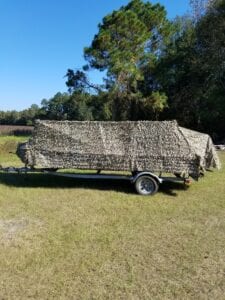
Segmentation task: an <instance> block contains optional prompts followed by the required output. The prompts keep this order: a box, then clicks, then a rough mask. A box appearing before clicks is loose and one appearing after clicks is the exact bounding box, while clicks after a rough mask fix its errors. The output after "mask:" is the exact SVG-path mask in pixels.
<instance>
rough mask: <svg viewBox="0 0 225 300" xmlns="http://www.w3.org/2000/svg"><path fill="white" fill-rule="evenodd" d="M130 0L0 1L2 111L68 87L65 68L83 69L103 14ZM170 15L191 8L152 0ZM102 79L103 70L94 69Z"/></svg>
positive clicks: (183, 2) (179, 1) (181, 0)
mask: <svg viewBox="0 0 225 300" xmlns="http://www.w3.org/2000/svg"><path fill="white" fill-rule="evenodd" d="M128 2H129V1H128V0H57V1H56V0H0V110H14V109H15V110H22V109H25V108H28V107H30V106H31V104H38V105H40V103H41V100H42V99H49V98H51V97H53V96H54V95H55V94H56V93H57V92H66V91H67V87H66V85H65V81H66V78H65V77H64V76H65V74H66V72H67V69H68V68H70V69H77V68H81V67H82V66H83V65H84V64H85V61H84V59H83V48H84V47H85V46H89V45H90V44H91V41H92V39H93V37H94V34H96V33H97V26H98V24H99V23H100V22H101V20H102V18H103V17H104V16H105V15H107V14H108V13H110V12H112V11H113V10H117V9H119V8H120V7H121V6H122V5H126V4H127V3H128ZM151 2H152V3H156V2H160V3H161V4H162V5H164V6H165V8H166V10H167V12H168V17H169V18H170V19H172V18H174V17H175V16H176V15H183V14H185V13H186V12H187V11H188V8H189V7H188V2H189V1H188V0H160V1H157V0H153V1H151ZM89 77H90V79H91V80H92V81H93V82H95V83H98V82H100V81H101V78H102V74H100V73H99V72H97V71H91V73H90V75H89Z"/></svg>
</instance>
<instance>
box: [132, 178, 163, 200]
mask: <svg viewBox="0 0 225 300" xmlns="http://www.w3.org/2000/svg"><path fill="white" fill-rule="evenodd" d="M135 189H136V191H137V193H138V194H140V195H142V196H152V195H154V194H155V193H157V191H158V189H159V184H158V182H157V181H156V180H155V179H154V178H152V177H151V176H148V175H142V176H140V177H138V179H137V180H136V181H135Z"/></svg>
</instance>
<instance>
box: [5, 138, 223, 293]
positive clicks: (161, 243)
mask: <svg viewBox="0 0 225 300" xmlns="http://www.w3.org/2000/svg"><path fill="white" fill-rule="evenodd" d="M0 143H1V142H0ZM1 155H3V156H4V155H5V157H6V158H7V157H8V162H10V159H11V156H10V155H9V154H7V153H5V154H4V153H1ZM220 156H221V159H222V161H223V163H224V162H225V153H221V155H220ZM0 158H2V156H0ZM14 160H16V158H13V160H12V161H11V164H12V163H13V162H14ZM224 182H225V169H224V167H223V169H222V170H221V171H219V172H209V173H207V175H206V176H205V178H203V179H201V180H200V181H199V182H198V183H197V182H196V183H194V184H193V185H192V186H191V187H190V188H189V189H188V190H184V189H183V186H181V185H166V186H163V187H162V188H161V189H160V191H159V193H158V194H156V195H155V196H154V197H147V198H146V197H141V196H138V195H136V194H135V193H134V190H133V189H132V187H130V185H129V184H127V183H123V184H121V183H117V182H111V181H110V182H105V181H102V182H93V181H79V180H73V179H61V178H54V177H50V176H45V175H40V174H33V175H27V176H25V175H16V174H8V175H6V174H0V220H1V222H0V234H1V237H2V236H3V238H4V235H5V237H6V236H7V234H9V233H10V230H12V232H13V234H12V236H13V238H12V239H11V241H10V242H9V243H0V270H1V273H0V291H1V292H0V296H1V297H2V298H3V299H224V294H225V251H224V249H225V197H224V195H225V184H224ZM15 226H16V227H15ZM14 227H15V228H16V229H13V228H14ZM7 232H8V233H7Z"/></svg>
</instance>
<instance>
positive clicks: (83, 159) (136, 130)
mask: <svg viewBox="0 0 225 300" xmlns="http://www.w3.org/2000/svg"><path fill="white" fill-rule="evenodd" d="M17 153H18V155H19V157H20V158H21V160H22V161H23V162H24V163H25V164H26V165H27V166H31V167H35V168H46V169H47V168H49V169H50V168H65V169H68V168H76V169H96V170H98V169H100V170H115V171H146V170H148V171H151V172H168V173H185V174H189V175H191V176H192V177H194V178H197V177H198V176H199V170H200V168H206V167H207V168H209V167H218V166H219V160H218V157H217V154H216V152H215V150H214V146H213V143H212V140H211V138H210V137H209V136H208V135H203V134H200V133H197V132H192V131H190V130H187V129H184V128H180V127H179V126H178V124H177V122H176V121H163V122H160V121H137V122H131V121H126V122H102V121H82V122H81V121H36V124H35V128H34V132H33V135H32V138H31V139H30V140H29V141H28V142H27V143H26V144H23V145H20V146H19V147H18V151H17Z"/></svg>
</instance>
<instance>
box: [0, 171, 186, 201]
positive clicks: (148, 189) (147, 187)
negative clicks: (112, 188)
mask: <svg viewBox="0 0 225 300" xmlns="http://www.w3.org/2000/svg"><path fill="white" fill-rule="evenodd" d="M0 171H2V172H5V173H14V174H15V173H17V174H28V173H42V174H45V175H51V176H57V177H66V178H74V179H89V180H121V181H129V182H130V183H131V184H133V185H134V186H135V189H136V192H137V193H138V194H140V195H143V196H150V195H151V196H152V195H154V194H155V193H157V191H158V189H159V186H160V184H162V183H164V182H173V183H174V182H179V183H184V184H185V185H189V184H190V183H191V179H190V178H189V177H179V176H178V177H163V176H161V174H159V175H156V174H154V173H152V172H149V171H141V172H134V173H132V174H131V175H123V174H122V175H121V174H100V170H98V171H97V173H63V172H57V171H58V170H57V169H56V170H54V171H53V170H52V169H35V168H29V167H21V168H17V167H2V166H0Z"/></svg>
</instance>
